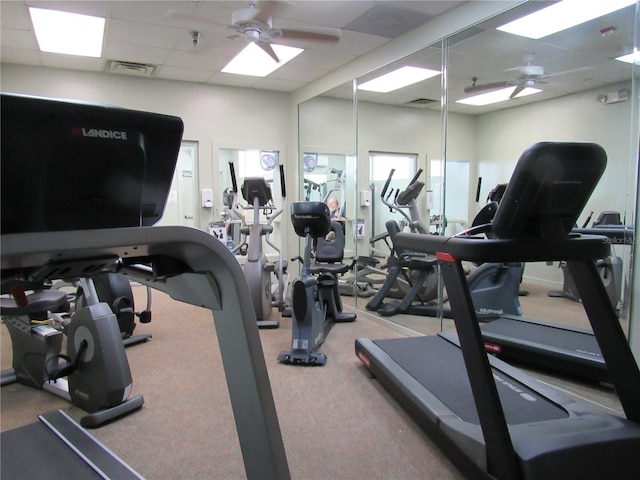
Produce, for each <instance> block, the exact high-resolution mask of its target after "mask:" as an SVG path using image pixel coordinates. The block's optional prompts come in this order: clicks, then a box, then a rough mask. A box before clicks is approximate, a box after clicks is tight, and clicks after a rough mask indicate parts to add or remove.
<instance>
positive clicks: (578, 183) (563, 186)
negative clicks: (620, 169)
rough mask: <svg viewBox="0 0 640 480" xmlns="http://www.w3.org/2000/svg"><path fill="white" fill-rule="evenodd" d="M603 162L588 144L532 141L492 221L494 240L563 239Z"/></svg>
mask: <svg viewBox="0 0 640 480" xmlns="http://www.w3.org/2000/svg"><path fill="white" fill-rule="evenodd" d="M606 164H607V155H606V153H605V151H604V150H603V149H602V147H600V146H599V145H596V144H593V143H553V142H543V143H536V144H534V145H533V146H531V147H530V148H529V149H527V150H526V151H525V152H524V153H523V154H522V156H521V157H520V159H519V160H518V163H517V165H516V167H515V170H514V172H513V175H512V176H511V180H510V181H509V184H508V186H507V189H506V191H505V193H504V196H503V198H502V201H501V202H500V206H499V208H498V211H497V213H496V216H495V218H494V220H493V233H494V235H495V236H496V237H498V238H505V239H507V238H544V239H546V240H552V239H562V238H565V237H566V236H567V235H568V234H569V232H570V231H571V229H572V228H573V227H574V226H575V224H576V221H577V219H578V216H579V215H580V213H581V212H582V210H583V209H584V206H585V204H586V203H587V201H588V200H589V197H590V196H591V193H592V192H593V189H594V188H595V186H596V185H597V183H598V181H599V180H600V177H601V176H602V173H603V172H604V169H605V167H606Z"/></svg>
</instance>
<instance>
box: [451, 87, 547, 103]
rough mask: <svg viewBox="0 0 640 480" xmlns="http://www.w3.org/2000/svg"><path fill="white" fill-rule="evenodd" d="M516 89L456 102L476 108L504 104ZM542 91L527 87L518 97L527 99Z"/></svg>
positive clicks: (493, 92) (509, 88)
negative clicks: (528, 96)
mask: <svg viewBox="0 0 640 480" xmlns="http://www.w3.org/2000/svg"><path fill="white" fill-rule="evenodd" d="M514 88H515V87H507V88H501V89H500V90H494V91H492V92H487V93H482V94H480V95H474V96H473V97H468V98H463V99H461V100H456V103H464V104H465V105H474V106H476V107H481V106H483V105H489V104H491V103H498V102H504V101H505V100H509V99H510V98H509V97H510V96H511V93H513V89H514ZM541 91H542V90H540V89H539V88H531V87H527V88H525V89H524V90H522V91H521V92H520V93H519V94H518V95H517V96H516V97H514V98H520V97H526V96H527V95H533V94H534V93H539V92H541Z"/></svg>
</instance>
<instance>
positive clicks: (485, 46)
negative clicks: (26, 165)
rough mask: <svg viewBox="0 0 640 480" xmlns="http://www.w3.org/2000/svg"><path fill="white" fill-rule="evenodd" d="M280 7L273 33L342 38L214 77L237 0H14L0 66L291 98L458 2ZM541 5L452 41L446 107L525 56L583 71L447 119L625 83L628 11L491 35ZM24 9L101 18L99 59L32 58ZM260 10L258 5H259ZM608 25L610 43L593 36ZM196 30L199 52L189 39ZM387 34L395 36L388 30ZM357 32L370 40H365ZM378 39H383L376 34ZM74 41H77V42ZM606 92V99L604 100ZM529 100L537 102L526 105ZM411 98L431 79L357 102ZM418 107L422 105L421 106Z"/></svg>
mask: <svg viewBox="0 0 640 480" xmlns="http://www.w3.org/2000/svg"><path fill="white" fill-rule="evenodd" d="M286 3H287V4H288V8H286V9H284V11H283V12H281V13H279V14H278V16H276V17H274V19H273V26H274V27H279V28H304V27H315V26H323V27H336V28H340V29H341V30H342V37H341V39H340V42H339V43H337V44H323V43H317V42H309V41H286V42H285V41H278V43H283V44H290V45H295V46H299V47H302V48H304V49H305V51H304V52H303V53H302V54H301V55H299V56H298V57H296V58H295V59H294V60H292V61H291V62H289V63H287V64H286V65H284V66H283V67H281V68H280V69H278V70H276V71H275V72H274V73H272V74H271V75H269V76H268V77H266V78H258V77H249V76H240V75H231V74H225V73H221V72H220V70H221V69H222V67H223V66H224V65H226V63H227V62H228V61H229V60H230V59H231V58H232V57H233V56H235V55H236V54H237V53H238V52H239V51H240V50H241V49H242V48H243V46H244V40H242V39H235V40H232V39H229V38H228V37H229V36H231V35H232V34H234V33H235V32H234V31H233V30H230V29H227V28H224V27H223V26H220V25H221V24H229V23H231V15H232V13H233V12H234V11H235V10H237V9H239V8H245V7H246V6H247V5H248V3H247V2H245V1H241V0H237V1H141V0H138V1H84V0H83V1H26V2H25V1H12V0H2V2H1V3H0V15H1V17H2V23H1V28H2V32H1V33H2V35H1V44H2V50H1V60H2V62H3V63H4V62H6V63H15V64H25V65H39V66H46V67H53V68H66V69H75V70H85V71H98V72H100V71H109V66H110V62H111V61H113V60H115V61H121V62H133V63H139V64H145V65H150V66H152V67H153V72H152V73H151V78H159V79H171V80H180V81H186V82H199V83H210V84H217V85H232V86H239V87H251V88H258V89H265V90H275V91H281V92H293V91H295V90H297V89H299V88H301V87H303V86H305V85H306V84H308V83H310V82H313V81H314V80H316V79H318V78H320V77H322V76H324V75H325V74H327V73H329V72H331V71H332V70H335V69H337V68H339V67H341V66H343V65H346V64H348V63H349V62H351V61H353V60H354V59H356V58H357V57H359V56H361V55H364V54H367V53H369V52H371V51H373V50H375V49H377V48H379V47H380V46H382V45H384V44H385V43H387V42H389V41H390V40H391V39H392V38H393V37H395V36H398V35H400V34H402V33H403V32H404V31H406V30H408V29H410V28H415V27H417V26H419V25H420V24H422V23H426V22H427V21H429V20H432V19H433V18H434V17H436V16H438V15H441V14H443V13H445V12H447V11H448V10H450V9H453V8H456V7H459V6H460V5H462V4H464V3H467V2H465V1H443V0H437V1H400V0H397V1H383V0H351V1H332V0H302V1H298V2H295V3H294V2H286ZM546 3H548V2H541V1H536V2H530V3H528V4H526V5H524V6H522V7H520V9H519V10H518V11H517V12H514V13H509V14H507V15H504V16H503V19H502V20H501V21H497V20H493V21H489V22H485V24H483V25H481V26H479V27H475V28H473V29H470V30H468V31H467V32H463V33H462V34H461V36H460V39H459V41H458V39H455V40H453V41H452V46H451V49H450V54H449V62H450V64H449V73H450V84H449V100H450V101H451V100H457V99H459V98H462V97H464V96H466V95H465V94H464V92H463V89H464V87H465V86H467V85H469V84H470V83H471V78H472V77H477V78H478V83H486V82H494V81H498V80H508V79H510V78H514V77H515V74H517V72H513V71H505V70H507V69H509V68H514V67H517V66H519V65H523V64H524V59H523V58H524V56H525V55H526V54H529V53H535V57H534V63H535V64H537V65H542V66H544V68H545V73H555V72H559V71H564V70H569V69H575V68H578V67H589V68H588V69H583V70H580V71H577V72H574V73H571V74H565V75H558V76H555V77H552V78H550V79H549V83H548V84H546V85H543V86H542V88H543V89H544V90H545V92H544V93H543V94H537V95H532V96H530V97H526V98H522V99H516V100H512V101H510V102H503V104H497V105H496V106H492V107H481V108H478V107H468V106H454V107H452V110H453V111H463V112H467V113H483V112H485V111H489V110H492V109H496V108H505V107H507V106H511V105H514V104H516V102H517V103H518V104H522V103H527V102H530V101H538V100H541V99H545V98H552V97H554V96H559V95H565V94H567V93H572V92H575V91H580V90H586V89H590V88H596V87H600V86H603V85H610V84H613V83H616V82H621V81H626V80H630V79H631V67H630V66H629V65H624V64H621V63H620V62H618V61H615V60H612V59H613V58H614V57H615V56H618V55H621V54H623V53H629V52H630V51H631V49H632V47H633V27H634V24H635V22H634V8H635V7H628V8H627V9H624V10H621V11H619V12H617V13H614V14H611V15H608V16H607V17H606V18H601V19H598V20H594V21H592V22H588V23H586V24H583V25H581V26H578V27H574V28H572V29H570V30H567V31H565V32H561V33H558V34H555V35H551V36H549V37H546V38H545V39H543V40H539V41H533V40H528V39H524V38H520V37H516V36H513V35H509V34H505V33H501V32H498V31H496V30H495V29H494V28H495V27H496V26H498V25H500V24H502V23H505V21H506V19H507V18H510V17H513V16H515V15H520V14H522V11H524V10H527V9H528V10H531V9H532V8H535V9H537V8H540V7H542V6H544V5H545V4H546ZM27 5H29V6H40V7H44V8H51V9H60V10H65V11H71V12H77V13H85V14H91V15H97V16H102V17H105V18H106V19H107V34H106V39H105V43H104V53H103V57H101V58H97V59H92V58H84V57H74V56H68V55H58V54H50V53H43V52H40V51H39V49H38V46H37V42H36V39H35V36H34V34H33V29H32V26H31V21H30V18H29V14H28V12H27ZM258 6H259V3H258ZM609 26H613V27H615V28H616V30H615V31H614V33H613V34H612V35H609V36H603V35H602V34H600V30H601V29H603V28H605V27H609ZM194 30H195V31H198V32H200V39H199V42H198V44H197V46H195V47H194V46H193V44H192V36H191V31H194ZM394 30H395V31H394ZM365 32H377V34H373V33H365ZM381 33H383V34H381ZM78 41H82V39H78ZM398 64H411V65H415V66H427V67H430V68H436V69H440V68H441V49H440V48H434V47H431V48H427V49H425V50H424V51H423V52H419V53H417V54H415V55H412V56H411V57H408V58H406V59H403V60H402V61H401V62H397V63H396V65H394V66H397V65H398ZM603 93H605V92H603ZM331 94H332V95H334V96H339V97H350V96H351V90H350V88H346V89H344V90H341V89H339V88H338V89H336V90H334V91H333V92H331ZM534 97H537V98H534ZM419 98H426V99H432V100H436V101H437V102H436V104H435V105H436V106H437V104H439V98H440V79H439V77H436V78H434V79H431V80H427V81H425V82H421V83H420V84H417V85H415V86H412V87H407V88H404V89H402V90H400V91H398V92H394V93H391V94H387V95H380V94H370V93H367V92H360V93H359V99H362V100H370V101H375V102H381V103H389V104H394V105H404V104H407V103H409V102H411V101H413V100H416V99H419ZM423 108H424V107H423Z"/></svg>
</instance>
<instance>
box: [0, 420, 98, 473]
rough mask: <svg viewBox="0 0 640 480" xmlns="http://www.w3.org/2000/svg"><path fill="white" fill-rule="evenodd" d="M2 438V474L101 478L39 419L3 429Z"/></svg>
mask: <svg viewBox="0 0 640 480" xmlns="http://www.w3.org/2000/svg"><path fill="white" fill-rule="evenodd" d="M1 438H2V449H0V451H1V456H2V460H1V461H2V477H3V478H7V479H10V478H15V479H18V478H25V479H26V478H33V479H38V480H45V479H48V478H50V479H67V478H68V479H91V478H96V479H98V478H100V476H99V475H98V474H97V473H96V472H95V471H94V470H93V469H92V468H91V467H90V466H89V465H88V464H87V463H85V462H84V461H82V460H81V459H80V457H78V455H77V454H76V453H75V452H74V451H73V450H71V449H70V448H69V447H67V446H66V445H65V444H64V443H63V442H61V441H60V439H59V438H58V437H57V436H56V435H55V434H54V433H53V432H52V431H51V430H49V429H48V428H47V427H46V426H45V425H43V424H42V422H35V423H31V424H29V425H25V426H23V427H18V428H15V429H13V430H8V431H6V432H2V436H1Z"/></svg>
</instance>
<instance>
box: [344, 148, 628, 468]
mask: <svg viewBox="0 0 640 480" xmlns="http://www.w3.org/2000/svg"><path fill="white" fill-rule="evenodd" d="M605 165H606V153H605V152H604V150H603V149H602V148H601V147H599V146H598V145H595V144H591V143H550V142H545V143H537V144H535V145H533V146H532V147H530V148H529V149H528V150H526V151H525V152H524V153H523V155H522V156H521V157H520V160H519V161H518V164H517V165H516V168H515V170H514V174H513V176H512V179H511V181H510V182H509V186H508V187H507V191H506V192H505V197H504V198H503V200H502V202H501V204H500V207H499V209H498V212H497V214H496V217H495V219H494V222H493V226H492V230H493V233H494V238H491V239H485V238H474V237H442V236H435V235H418V234H411V233H401V234H399V235H398V236H397V239H396V241H397V242H398V244H399V246H401V247H404V248H410V249H413V250H415V251H419V252H424V253H431V254H435V255H436V256H437V258H438V261H439V264H440V268H441V271H442V275H443V278H444V282H445V285H446V288H447V292H448V295H449V300H450V304H451V308H452V313H453V317H454V321H455V325H456V330H457V334H458V336H457V337H456V336H453V335H446V334H440V335H437V336H422V337H411V338H398V339H390V340H389V339H388V340H376V341H372V340H369V339H362V338H360V339H356V342H355V351H356V355H357V356H358V358H359V359H360V360H361V361H362V363H363V364H364V365H365V367H366V369H367V370H368V371H369V372H370V373H371V374H372V375H374V376H375V377H376V378H377V379H378V380H379V381H380V383H381V384H382V385H383V386H384V387H385V388H386V389H387V390H388V391H389V392H390V393H391V394H392V395H393V396H394V397H395V398H396V399H397V401H398V402H399V403H400V404H401V405H402V406H403V407H404V408H405V409H406V410H407V411H408V413H409V414H411V415H412V416H413V417H414V418H415V420H416V422H417V423H418V424H419V425H420V426H421V427H422V428H423V429H425V430H426V432H427V433H428V434H429V435H430V436H431V437H432V438H433V440H434V441H436V442H437V443H438V444H439V445H440V446H441V448H442V450H443V451H444V453H446V454H447V455H448V456H449V457H450V459H451V460H452V462H453V463H454V464H455V465H456V466H457V467H458V468H459V469H460V470H461V471H462V472H463V473H465V474H467V475H468V476H469V477H470V478H500V479H549V478H554V479H555V478H562V479H569V478H580V479H601V478H616V479H631V478H634V479H637V478H638V472H640V455H638V452H640V371H639V370H638V365H637V364H636V362H635V359H634V357H633V354H632V352H631V350H630V348H629V345H628V344H627V342H626V338H625V336H624V333H623V331H622V329H621V327H620V325H619V323H618V320H617V317H616V314H615V311H614V309H613V307H612V306H611V303H610V302H609V301H608V297H607V293H606V290H605V288H604V285H603V284H602V281H601V280H600V277H599V275H598V272H597V270H596V267H595V263H594V262H595V260H597V259H600V258H603V257H604V256H606V255H607V254H608V245H607V243H606V242H603V237H600V236H592V235H578V234H575V235H574V234H571V235H570V231H571V227H572V226H573V225H574V224H575V220H576V218H577V216H578V214H579V213H580V211H581V210H582V209H583V208H584V205H585V203H586V201H587V200H588V198H589V196H590V195H591V192H592V191H593V189H594V188H595V186H596V184H597V182H598V180H599V178H600V177H601V175H602V173H603V171H604V168H605ZM546 260H566V261H567V262H568V268H569V269H570V270H571V274H572V275H573V276H574V278H575V279H576V284H577V288H578V290H579V292H580V294H581V296H582V298H583V305H584V307H585V310H586V312H587V314H588V316H589V320H590V322H591V324H592V327H593V331H594V333H595V338H596V339H597V342H598V345H599V347H600V350H601V351H602V355H603V358H604V359H605V361H606V364H607V365H608V367H609V371H610V372H611V381H612V383H613V384H614V386H615V388H616V390H617V392H618V395H619V398H620V402H621V404H622V407H623V410H624V414H625V416H624V417H621V416H617V415H613V414H609V413H603V412H602V411H600V410H597V409H595V408H593V407H590V406H587V405H583V404H580V403H578V402H577V401H576V400H575V399H573V398H571V397H568V396H566V395H564V394H562V393H560V392H558V391H556V390H555V389H553V388H551V387H549V386H547V385H543V384H541V383H540V382H537V381H536V380H534V379H533V378H531V377H529V376H528V375H526V374H524V373H523V372H521V371H519V370H518V369H516V368H514V367H512V366H510V365H508V364H507V363H505V362H504V361H502V360H500V359H498V358H496V357H494V356H491V355H488V354H487V353H486V351H485V347H484V341H483V339H482V335H481V331H480V326H479V323H478V318H477V315H476V312H475V310H474V308H473V303H472V300H471V296H470V293H469V289H468V286H467V282H466V279H465V275H464V270H463V268H462V261H477V262H481V261H489V262H509V261H518V262H534V261H546Z"/></svg>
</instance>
